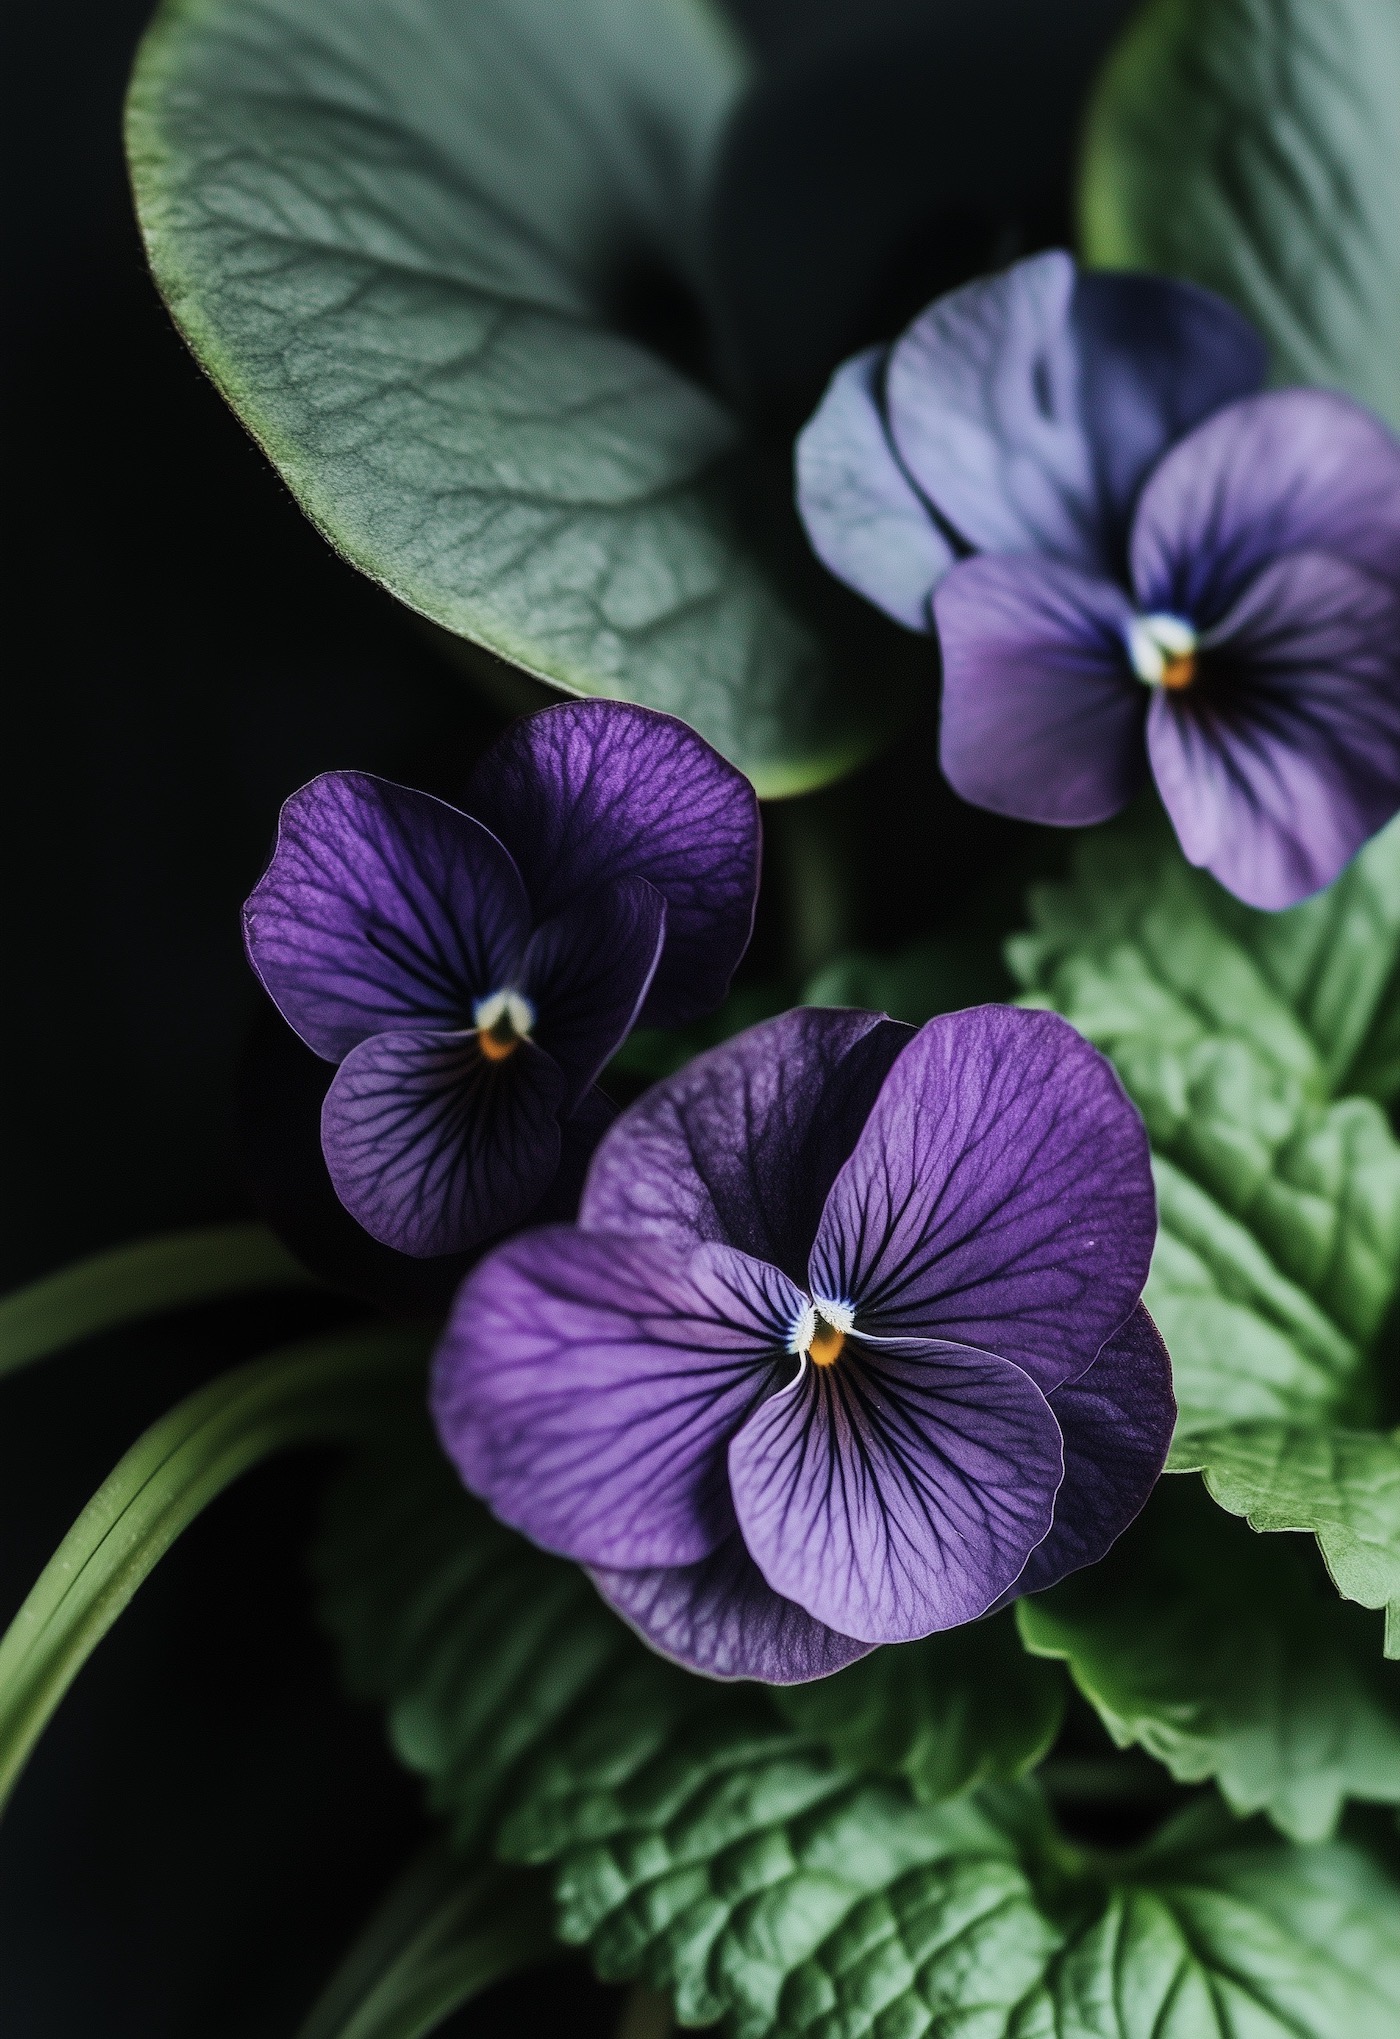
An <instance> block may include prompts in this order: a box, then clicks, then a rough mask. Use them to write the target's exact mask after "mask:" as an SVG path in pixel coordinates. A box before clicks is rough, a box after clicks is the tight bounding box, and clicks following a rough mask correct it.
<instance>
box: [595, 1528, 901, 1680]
mask: <svg viewBox="0 0 1400 2039" xmlns="http://www.w3.org/2000/svg"><path fill="white" fill-rule="evenodd" d="M590 1576H591V1577H592V1580H593V1583H594V1585H595V1586H596V1587H597V1588H598V1591H599V1592H600V1593H601V1594H602V1596H603V1598H604V1599H605V1600H606V1601H607V1603H608V1605H609V1606H610V1607H613V1608H615V1609H616V1610H617V1612H618V1613H619V1614H620V1615H621V1616H622V1618H623V1620H624V1621H625V1622H627V1623H628V1625H629V1626H630V1627H632V1628H634V1629H635V1630H636V1631H637V1633H638V1635H640V1636H641V1638H642V1640H643V1641H644V1642H645V1643H648V1644H649V1645H650V1647H651V1648H652V1649H654V1650H656V1651H658V1652H659V1653H660V1654H661V1655H662V1656H663V1657H670V1658H672V1659H673V1661H674V1662H676V1663H678V1664H684V1665H685V1666H686V1668H687V1669H688V1670H691V1671H699V1672H702V1673H703V1674H704V1675H705V1676H706V1677H707V1678H758V1679H761V1680H762V1681H763V1683H764V1684H765V1685H803V1684H805V1683H806V1682H807V1681H808V1680H809V1679H812V1678H828V1677H830V1675H831V1673H832V1672H833V1671H840V1670H842V1669H844V1667H845V1666H846V1665H847V1664H853V1663H854V1662H855V1660H856V1658H857V1657H863V1656H866V1655H867V1654H868V1653H869V1650H870V1644H869V1643H858V1642H856V1641H855V1640H854V1638H853V1637H851V1636H847V1635H837V1633H836V1631H835V1630H834V1629H831V1628H827V1627H826V1626H825V1624H824V1623H822V1622H820V1621H814V1620H813V1618H812V1616H811V1615H810V1614H808V1613H807V1612H806V1610H805V1609H804V1608H801V1607H799V1606H798V1605H797V1603H796V1601H794V1600H784V1599H783V1597H782V1595H781V1594H778V1593H775V1592H774V1591H773V1589H772V1587H771V1586H769V1585H768V1584H767V1582H766V1581H765V1579H764V1577H763V1574H762V1572H760V1571H759V1569H758V1566H757V1565H756V1564H755V1563H754V1561H753V1559H752V1558H751V1557H750V1556H749V1553H748V1549H747V1547H746V1545H745V1543H744V1540H743V1538H742V1537H741V1536H740V1534H739V1532H738V1530H737V1529H735V1530H734V1531H732V1533H731V1534H730V1535H729V1536H727V1537H726V1538H725V1540H724V1542H723V1543H721V1544H720V1545H719V1546H718V1547H717V1548H716V1549H715V1550H713V1551H712V1552H711V1553H710V1555H709V1557H707V1558H702V1559H701V1560H700V1562H699V1563H698V1564H694V1565H673V1566H658V1567H654V1568H653V1569H651V1570H649V1571H634V1572H619V1571H608V1570H605V1569H602V1568H600V1567H594V1568H593V1569H592V1570H591V1573H590Z"/></svg>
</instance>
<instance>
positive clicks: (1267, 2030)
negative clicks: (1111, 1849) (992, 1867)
mask: <svg viewBox="0 0 1400 2039" xmlns="http://www.w3.org/2000/svg"><path fill="white" fill-rule="evenodd" d="M1087 1880H1088V1879H1087V1878H1086V1881H1087ZM1101 1889H1102V1895H1101V1898H1100V1902H1099V1905H1098V1906H1097V1907H1096V1908H1095V1910H1094V1911H1093V1912H1091V1913H1090V1914H1089V1915H1088V1917H1087V1919H1086V1920H1085V1921H1084V1922H1083V1923H1081V1925H1080V1927H1079V1930H1078V1931H1077V1932H1076V1933H1075V1934H1074V1935H1073V1936H1072V1938H1071V1939H1070V1942H1069V1944H1068V1945H1067V1946H1066V1948H1065V1950H1064V1952H1063V1953H1062V1954H1061V1955H1060V1956H1059V1958H1058V1959H1057V1960H1056V1961H1054V1962H1053V1963H1052V1964H1051V1967H1050V1972H1049V1974H1048V1976H1047V1979H1046V1982H1045V1984H1044V1986H1043V1987H1042V1988H1041V1989H1040V1990H1039V1991H1037V1992H1036V1994H1035V1995H1034V1996H1033V1997H1032V1998H1031V1999H1030V2000H1029V2001H1028V2002H1027V2003H1026V2005H1025V2006H1024V2007H1023V2008H1022V2010H1021V2012H1020V2014H1019V2015H1018V2017H1017V2019H1016V2021H1015V2025H1014V2027H1013V2032H1012V2035H1011V2039H1385V2035H1387V2034H1390V2033H1393V2032H1394V2030H1395V2026H1396V2021H1397V2019H1398V2018H1400V1892H1397V1890H1396V1886H1395V1884H1394V1883H1393V1882H1392V1881H1391V1880H1390V1878H1389V1877H1387V1876H1385V1875H1383V1874H1382V1872H1381V1871H1380V1869H1379V1868H1378V1867H1377V1866H1376V1864H1375V1863H1374V1862H1373V1861H1371V1860H1370V1859H1369V1858H1368V1857H1367V1856H1365V1855H1363V1854H1362V1853H1361V1852H1360V1850H1359V1849H1356V1848H1350V1847H1345V1846H1341V1845H1339V1844H1337V1843H1331V1844H1328V1845H1324V1846H1321V1847H1312V1848H1297V1847H1285V1846H1283V1845H1275V1846H1272V1847H1270V1846H1258V1845H1251V1844H1250V1843H1249V1842H1248V1841H1245V1840H1241V1838H1240V1837H1238V1835H1236V1834H1232V1833H1230V1832H1229V1831H1222V1830H1221V1823H1220V1821H1219V1818H1218V1815H1216V1814H1215V1812H1214V1809H1213V1808H1211V1807H1205V1808H1202V1809H1201V1811H1200V1812H1198V1813H1188V1814H1186V1815H1184V1816H1183V1818H1182V1819H1181V1820H1180V1821H1179V1822H1178V1823H1177V1825H1176V1826H1175V1828H1173V1829H1170V1830H1168V1832H1167V1833H1165V1834H1164V1835H1163V1836H1162V1838H1161V1840H1160V1841H1159V1842H1158V1843H1157V1844H1156V1845H1155V1846H1153V1847H1149V1848H1146V1849H1144V1850H1143V1851H1142V1852H1141V1854H1140V1855H1139V1856H1138V1857H1137V1858H1136V1859H1135V1860H1130V1861H1129V1862H1128V1863H1127V1864H1125V1865H1123V1867H1122V1868H1121V1869H1120V1870H1119V1872H1118V1873H1117V1874H1116V1875H1113V1874H1112V1873H1110V1875H1109V1876H1108V1877H1106V1878H1105V1879H1104V1883H1103V1885H1102V1886H1101Z"/></svg>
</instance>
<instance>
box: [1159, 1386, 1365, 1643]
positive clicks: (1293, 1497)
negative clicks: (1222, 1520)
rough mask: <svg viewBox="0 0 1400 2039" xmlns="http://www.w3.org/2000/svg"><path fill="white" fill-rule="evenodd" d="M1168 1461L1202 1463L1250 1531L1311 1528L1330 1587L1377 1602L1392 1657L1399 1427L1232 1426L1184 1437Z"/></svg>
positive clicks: (1184, 1465)
mask: <svg viewBox="0 0 1400 2039" xmlns="http://www.w3.org/2000/svg"><path fill="white" fill-rule="evenodd" d="M1172 1459H1173V1466H1174V1468H1175V1467H1178V1466H1179V1467H1180V1469H1181V1470H1183V1471H1184V1470H1188V1469H1190V1470H1200V1471H1203V1472H1204V1473H1205V1478H1206V1485H1207V1487H1208V1488H1209V1489H1210V1492H1211V1494H1212V1495H1213V1496H1214V1498H1215V1499H1216V1500H1217V1501H1218V1502H1219V1503H1220V1506H1221V1507H1222V1508H1226V1509H1228V1510H1229V1511H1230V1513H1231V1514H1232V1515H1243V1516H1245V1517H1246V1519H1247V1520H1248V1522H1249V1525H1250V1527H1251V1529H1258V1530H1311V1531H1312V1532H1313V1534H1314V1535H1315V1536H1316V1537H1317V1540H1318V1543H1319V1545H1320V1546H1321V1549H1322V1555H1323V1557H1324V1558H1325V1560H1326V1562H1327V1569H1328V1571H1329V1572H1330V1573H1331V1574H1332V1578H1333V1580H1334V1581H1335V1583H1336V1586H1337V1590H1338V1591H1339V1592H1340V1593H1344V1594H1345V1595H1346V1597H1347V1599H1348V1600H1355V1601H1358V1602H1359V1603H1360V1605H1361V1606H1363V1607H1383V1608H1384V1609H1385V1611H1386V1623H1385V1653H1386V1655H1387V1656H1388V1657H1400V1431H1397V1432H1393V1433H1391V1434H1390V1435H1389V1436H1382V1435H1380V1434H1379V1433H1377V1432H1375V1431H1361V1430H1340V1429H1311V1428H1302V1427H1297V1426H1294V1427H1290V1426H1288V1425H1285V1424H1273V1423H1257V1424H1242V1425H1240V1426H1239V1427H1237V1428H1230V1429H1220V1430H1216V1431H1212V1432H1210V1433H1209V1434H1207V1435H1205V1436H1202V1437H1193V1438H1190V1439H1188V1440H1185V1441H1183V1442H1182V1443H1181V1444H1180V1445H1178V1446H1176V1447H1174V1449H1173V1454H1172Z"/></svg>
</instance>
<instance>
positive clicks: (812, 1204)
mask: <svg viewBox="0 0 1400 2039" xmlns="http://www.w3.org/2000/svg"><path fill="white" fill-rule="evenodd" d="M912 1038H913V1029H912V1028H911V1027H906V1026H900V1025H899V1024H897V1022H896V1021H894V1020H885V1019H881V1018H879V1017H878V1016H877V1015H876V1014H874V1013H868V1012H841V1011H835V1010H830V1009H824V1008H819V1007H804V1008H802V1009H801V1010H799V1011H796V1012H785V1013H782V1014H780V1015H779V1016H778V1018H777V1019H771V1020H764V1021H763V1022H762V1023H761V1024H760V1025H759V1026H756V1027H750V1028H749V1029H748V1031H747V1032H746V1033H742V1034H738V1035H736V1036H735V1037H734V1039H733V1040H730V1041H725V1042H724V1043H723V1044H722V1045H721V1046H720V1047H718V1048H711V1049H710V1050H709V1052H708V1053H707V1054H704V1055H697V1056H696V1058H695V1060H694V1061H693V1062H688V1063H687V1064H686V1066H685V1068H684V1069H682V1070H680V1071H679V1072H678V1073H677V1074H676V1075H675V1076H671V1077H667V1078H666V1080H665V1081H664V1082H661V1083H657V1084H654V1085H653V1086H652V1088H651V1089H650V1090H648V1091H647V1092H646V1093H645V1095H644V1096H642V1097H640V1098H638V1100H637V1102H636V1103H635V1104H634V1105H631V1106H629V1108H628V1109H627V1110H626V1111H625V1112H624V1113H623V1114H622V1117H621V1118H620V1119H619V1120H618V1122H617V1124H616V1125H615V1126H614V1127H613V1129H612V1131H611V1132H610V1133H609V1134H608V1136H607V1138H606V1140H604V1142H603V1144H602V1146H601V1147H600V1148H599V1149H598V1152H597V1154H596V1156H595V1157H594V1161H593V1166H592V1169H591V1170H590V1172H589V1177H588V1183H587V1187H586V1188H585V1190H584V1195H583V1201H582V1204H581V1205H580V1208H579V1223H580V1225H582V1226H583V1228H584V1230H585V1231H589V1232H617V1233H621V1234H624V1235H626V1236H627V1237H629V1238H651V1239H666V1240H670V1241H671V1242H672V1243H673V1244H675V1245H677V1246H681V1247H690V1246H693V1245H695V1244H697V1243H698V1242H699V1241H701V1240H704V1239H721V1240H724V1241H725V1242H726V1243H727V1244H728V1245H730V1246H737V1247H738V1248H739V1249H740V1251H741V1252H744V1253H752V1254H755V1255H756V1256H757V1257H758V1258H759V1259H761V1260H767V1261H771V1262H772V1263H773V1264H774V1266H777V1267H782V1268H785V1269H786V1270H787V1272H788V1274H789V1275H791V1277H792V1278H793V1280H794V1281H796V1282H799V1283H805V1281H806V1278H807V1255H808V1252H809V1251H810V1248H811V1244H812V1239H813V1237H814V1235H815V1233H816V1229H817V1221H818V1219H819V1218H820V1216H821V1211H822V1205H823V1203H824V1202H825V1199H826V1193H827V1191H828V1189H829V1188H830V1187H831V1184H832V1182H833V1180H834V1179H835V1176H836V1171H837V1170H838V1169H839V1168H840V1166H841V1164H842V1162H843V1161H844V1160H845V1159H846V1156H847V1155H848V1154H849V1153H850V1151H851V1149H852V1148H853V1147H854V1146H855V1143H856V1140H857V1139H858V1138H859V1135H860V1129H861V1127H862V1126H863V1125H864V1124H865V1121H866V1119H867V1117H868V1116H869V1113H870V1108H871V1106H872V1105H873V1104H874V1102H875V1098H876V1096H877V1094H878V1092H879V1088H880V1085H881V1084H882V1083H883V1081H884V1079H885V1077H886V1075H887V1074H888V1072H889V1069H890V1066H891V1064H892V1063H893V1061H894V1058H895V1056H896V1055H897V1054H898V1053H899V1051H900V1049H901V1048H902V1047H903V1046H904V1044H905V1043H906V1042H907V1041H909V1040H912Z"/></svg>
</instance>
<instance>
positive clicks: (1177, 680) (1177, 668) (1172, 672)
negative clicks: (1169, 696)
mask: <svg viewBox="0 0 1400 2039" xmlns="http://www.w3.org/2000/svg"><path fill="white" fill-rule="evenodd" d="M1195 677H1196V654H1195V652H1194V651H1188V652H1184V653H1183V654H1182V655H1181V656H1180V657H1179V658H1169V659H1167V660H1166V661H1165V662H1164V664H1163V666H1162V685H1163V686H1164V687H1170V688H1171V689H1172V691H1173V692H1176V691H1177V690H1179V689H1180V688H1182V687H1189V686H1190V684H1191V682H1192V680H1194V679H1195Z"/></svg>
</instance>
